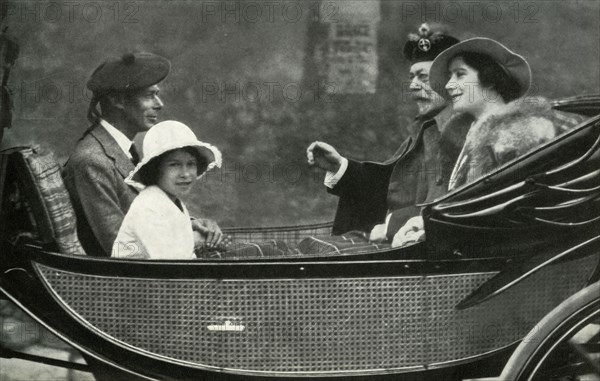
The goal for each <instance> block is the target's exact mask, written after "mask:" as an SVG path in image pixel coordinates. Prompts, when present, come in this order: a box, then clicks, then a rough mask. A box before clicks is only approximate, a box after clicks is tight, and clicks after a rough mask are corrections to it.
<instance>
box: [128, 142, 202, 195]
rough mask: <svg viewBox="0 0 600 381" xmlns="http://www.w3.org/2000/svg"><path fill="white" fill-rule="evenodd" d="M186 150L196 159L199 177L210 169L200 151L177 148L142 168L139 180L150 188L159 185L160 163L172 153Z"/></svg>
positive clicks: (192, 148)
mask: <svg viewBox="0 0 600 381" xmlns="http://www.w3.org/2000/svg"><path fill="white" fill-rule="evenodd" d="M180 149H182V150H184V151H185V152H187V153H189V154H191V155H193V156H194V157H195V158H196V163H197V164H196V168H198V171H197V175H198V176H199V175H200V174H201V173H204V171H206V169H207V168H208V163H207V161H206V159H205V158H204V157H203V156H202V155H200V153H199V152H198V150H197V149H196V148H194V147H182V148H175V149H172V150H170V151H167V152H165V153H163V154H161V155H160V156H157V157H155V158H153V159H151V160H150V161H149V162H148V163H147V164H146V165H144V166H143V167H142V168H140V171H139V178H140V182H141V183H142V184H144V185H146V186H150V185H155V184H157V183H158V175H159V173H158V169H159V167H160V163H161V162H162V160H163V159H164V158H165V157H166V156H167V155H168V154H170V153H171V152H173V151H177V150H180Z"/></svg>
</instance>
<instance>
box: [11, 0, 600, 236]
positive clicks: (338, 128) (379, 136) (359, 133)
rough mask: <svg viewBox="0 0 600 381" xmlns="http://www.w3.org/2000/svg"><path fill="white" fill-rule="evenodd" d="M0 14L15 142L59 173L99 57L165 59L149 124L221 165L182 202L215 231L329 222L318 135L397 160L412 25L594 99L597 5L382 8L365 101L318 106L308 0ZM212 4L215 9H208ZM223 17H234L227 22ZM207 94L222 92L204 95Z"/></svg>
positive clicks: (598, 55) (554, 87)
mask: <svg viewBox="0 0 600 381" xmlns="http://www.w3.org/2000/svg"><path fill="white" fill-rule="evenodd" d="M323 1H324V2H326V3H327V4H328V5H331V6H333V7H343V3H339V2H335V1H325V0H323ZM365 1H368V0H365ZM249 3H253V5H252V6H253V7H259V8H262V9H263V10H266V9H269V7H271V8H272V9H273V10H274V12H273V14H272V17H271V15H267V14H263V16H262V18H260V19H256V18H255V17H254V16H255V15H254V14H249V13H247V14H245V12H244V9H245V7H248V4H249ZM353 3H355V4H354V5H355V6H356V3H360V2H353ZM269 4H270V5H269ZM286 4H287V5H293V6H294V8H293V9H294V10H297V9H298V8H300V9H301V10H302V17H300V18H299V19H298V20H292V18H295V16H293V15H292V16H293V17H290V15H288V17H286V16H285V15H284V14H283V12H282V9H284V8H285V7H286ZM3 6H7V7H8V8H7V10H8V16H7V18H6V20H5V22H4V23H3V24H4V26H8V27H9V31H10V32H11V34H13V35H14V36H15V37H16V38H17V39H18V40H19V42H20V45H21V54H20V58H19V60H18V61H17V64H16V67H15V68H14V69H13V72H12V74H11V80H10V87H11V88H12V89H13V91H14V94H15V98H14V102H15V110H14V122H13V131H12V132H13V133H14V134H16V135H17V136H18V137H19V138H20V139H21V140H24V141H26V142H30V143H32V144H40V145H42V146H43V147H45V148H47V149H50V150H52V151H53V152H54V153H55V155H56V157H57V159H58V160H59V161H60V162H61V163H64V162H65V161H66V159H67V158H68V155H69V153H70V152H71V150H72V148H73V146H74V145H75V143H76V141H77V139H78V138H79V137H80V136H81V134H82V133H83V132H84V131H85V129H86V128H87V127H88V122H87V120H86V110H87V105H88V102H89V97H90V94H89V93H88V92H87V91H85V83H86V81H87V78H88V77H89V75H90V73H91V72H92V71H93V69H94V68H95V67H96V66H98V64H99V63H100V62H102V61H103V60H104V59H105V58H106V57H107V56H111V55H112V56H115V55H116V56H120V55H121V54H123V53H124V52H127V51H131V50H133V51H151V52H154V53H157V54H160V55H163V56H166V57H168V58H169V59H170V60H171V61H172V67H173V69H172V72H171V74H170V75H169V77H168V78H167V80H166V81H165V82H164V83H162V84H161V88H162V90H161V96H162V98H163V100H164V102H165V104H166V107H165V109H164V111H163V113H162V117H161V119H162V120H166V119H176V120H180V121H182V122H184V123H186V124H188V125H189V126H190V127H192V129H194V131H195V132H196V134H197V135H198V136H199V138H200V139H201V140H204V141H207V142H210V143H212V144H214V145H216V146H217V147H219V148H220V149H221V151H222V152H223V154H224V168H223V169H222V170H220V171H216V172H213V173H210V174H208V175H207V177H206V178H205V179H203V180H202V181H200V182H199V184H198V185H197V189H196V192H194V194H193V195H192V196H191V197H190V199H189V200H187V205H188V206H189V208H190V210H191V212H192V213H193V214H194V215H197V216H206V217H211V218H214V219H215V220H217V221H218V222H219V223H220V225H221V226H258V225H261V226H273V225H281V224H289V225H293V224H300V223H310V222H320V221H326V220H330V219H332V217H333V213H334V211H335V205H336V201H337V199H336V198H335V197H333V196H330V195H328V194H326V192H325V191H324V187H323V185H322V179H323V175H322V173H320V172H318V171H316V170H314V169H311V168H309V167H308V166H307V165H306V162H305V149H306V147H307V145H308V144H309V143H310V142H312V141H313V140H315V139H319V140H324V141H327V142H330V143H332V144H334V145H335V146H336V147H337V148H338V149H339V151H340V152H341V153H342V154H343V155H347V156H349V157H352V158H357V159H369V160H383V159H385V158H386V157H388V156H389V155H390V154H392V153H393V152H394V151H395V149H396V148H397V146H398V145H399V143H400V142H401V141H402V140H403V139H404V138H405V137H406V136H407V135H408V134H410V133H411V131H407V130H406V128H405V127H404V126H405V125H406V124H407V122H408V121H410V120H411V118H412V117H413V116H414V115H415V110H416V109H415V107H414V106H413V105H412V103H411V102H410V100H409V99H408V97H407V94H406V93H405V91H403V89H406V88H407V72H408V68H409V65H408V63H407V62H405V61H404V60H403V59H402V55H401V49H402V46H403V43H404V41H405V38H406V35H407V34H408V33H409V32H414V31H416V28H417V27H418V26H419V25H420V24H421V23H422V22H423V21H438V22H442V23H444V24H445V25H447V26H448V27H449V29H450V30H451V31H452V34H453V35H454V36H456V37H458V38H460V39H465V38H468V37H474V36H485V37H491V38H494V39H497V40H499V41H501V42H502V43H504V44H505V45H507V46H508V47H510V48H511V49H513V50H515V51H516V52H518V53H520V54H522V55H524V56H525V57H526V58H527V59H528V60H529V62H530V64H531V67H532V70H533V78H534V86H533V88H532V95H543V96H546V97H549V98H560V97H566V96H574V95H581V94H589V93H599V92H600V69H599V61H600V47H599V40H600V2H598V1H595V0H569V1H565V0H562V1H558V0H550V1H518V2H517V1H494V2H490V1H451V2H439V1H386V0H382V1H381V2H380V22H379V25H378V29H377V35H378V42H377V54H378V71H379V75H378V77H377V81H376V88H377V91H376V93H375V94H341V93H335V94H330V95H327V96H323V94H321V93H316V92H315V89H314V86H313V84H314V80H315V72H314V70H315V69H314V62H313V58H314V47H315V41H317V42H318V41H319V39H322V38H324V37H323V35H322V32H323V28H322V27H323V25H322V24H321V23H319V22H316V21H318V20H315V17H314V16H315V12H314V9H316V8H315V1H299V0H296V1H246V2H243V1H225V2H220V1H217V2H215V1H184V0H151V1H119V2H115V1H87V2H76V1H70V2H62V1H18V2H7V3H4V5H3ZM208 6H210V7H211V8H210V9H214V7H216V9H217V10H218V11H217V14H209V13H208V12H207V9H208V8H207V7H208ZM359 6H360V4H359ZM222 7H228V8H227V9H230V10H233V11H232V13H229V14H225V15H223V14H221V13H219V12H220V10H221V9H222ZM329 9H333V8H329ZM249 15H250V17H248V16H249ZM330 16H331V15H330ZM332 19H335V15H333V17H332ZM215 86H217V87H218V88H220V89H227V91H226V92H220V91H221V90H219V91H217V93H216V94H214V88H215ZM253 86H254V87H253ZM256 86H258V88H259V89H260V92H256ZM269 88H271V89H273V91H272V92H269ZM298 89H301V90H302V92H301V95H299V93H298V91H297V90H298ZM255 95H258V96H259V97H260V99H256V97H255Z"/></svg>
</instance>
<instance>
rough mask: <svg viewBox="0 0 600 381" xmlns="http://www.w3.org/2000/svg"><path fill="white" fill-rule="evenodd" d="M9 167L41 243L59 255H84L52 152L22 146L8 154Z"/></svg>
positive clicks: (58, 166)
mask: <svg viewBox="0 0 600 381" xmlns="http://www.w3.org/2000/svg"><path fill="white" fill-rule="evenodd" d="M9 166H11V167H12V170H13V171H15V172H16V174H17V180H18V183H19V185H20V187H21V188H22V193H23V194H22V197H24V199H25V201H26V202H27V203H28V204H29V206H30V212H31V214H32V217H33V220H34V222H35V225H36V229H37V234H38V239H39V240H40V241H41V242H42V243H44V244H54V245H55V246H56V247H57V248H58V250H59V251H60V252H61V253H63V254H71V255H85V251H84V250H83V247H82V246H81V243H80V242H79V239H78V238H77V225H76V219H75V212H74V210H73V206H72V204H71V200H70V199H69V194H68V193H67V190H66V188H65V185H64V183H63V180H62V177H61V167H60V165H59V164H58V163H57V162H56V160H55V159H54V157H53V155H52V154H51V153H44V154H41V153H40V152H38V149H36V148H24V149H22V150H20V151H18V152H15V153H13V154H12V155H11V160H10V161H9ZM9 170H11V169H10V168H9Z"/></svg>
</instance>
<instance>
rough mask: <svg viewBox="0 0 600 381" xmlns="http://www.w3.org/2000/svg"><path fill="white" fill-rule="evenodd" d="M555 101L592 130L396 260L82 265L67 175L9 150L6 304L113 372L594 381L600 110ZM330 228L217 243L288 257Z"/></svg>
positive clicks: (536, 159) (461, 198) (519, 171)
mask: <svg viewBox="0 0 600 381" xmlns="http://www.w3.org/2000/svg"><path fill="white" fill-rule="evenodd" d="M554 105H555V107H556V108H559V109H561V110H564V111H570V112H577V113H581V114H584V115H587V116H589V117H591V119H589V120H588V121H586V122H584V123H583V124H581V125H580V126H579V127H578V128H576V129H575V130H573V131H570V132H569V133H567V134H565V135H563V136H561V137H559V138H557V139H556V140H554V141H552V142H550V143H549V144H547V145H545V146H544V147H540V148H539V149H537V150H536V151H534V152H531V153H529V154H527V155H525V156H524V157H521V158H518V159H516V160H514V161H513V162H510V163H508V164H507V165H505V166H503V167H502V168H500V169H499V170H497V171H495V172H493V173H490V174H488V175H487V176H485V177H484V178H481V179H479V180H478V181H476V182H474V183H472V184H470V185H468V186H466V187H463V188H462V189H458V190H456V191H454V192H452V193H450V194H448V195H447V196H445V197H443V198H442V199H439V200H437V201H436V202H434V203H432V204H430V205H427V206H426V208H425V210H424V217H425V224H426V225H425V226H426V231H427V240H426V242H420V243H417V244H413V245H410V246H407V247H403V248H398V249H392V248H391V247H389V246H385V245H383V246H382V245H380V246H379V247H376V248H375V247H372V246H371V245H364V247H362V248H359V249H358V250H357V249H356V246H353V247H354V249H352V250H348V251H344V250H339V249H335V250H322V251H320V252H317V253H314V252H313V253H312V254H301V251H300V250H290V251H286V253H287V254H286V255H281V256H277V255H271V256H261V255H223V256H220V257H214V256H213V257H210V258H205V259H199V260H194V261H145V260H134V259H130V260H126V259H111V258H94V257H89V256H85V254H84V253H83V252H82V250H81V249H80V246H79V244H78V242H77V240H76V236H75V230H74V226H73V224H72V221H73V219H74V217H73V212H72V210H71V209H70V204H69V202H68V195H67V194H66V191H65V189H64V186H63V184H62V181H61V178H60V167H59V166H58V165H57V164H56V163H54V162H53V161H52V160H51V159H50V158H48V157H47V156H43V155H39V154H37V153H36V152H35V150H31V149H18V150H14V151H13V152H5V153H3V154H2V156H1V158H2V161H1V163H2V172H1V173H2V183H1V185H2V186H1V187H0V192H1V193H0V194H1V195H2V197H1V200H2V209H1V214H0V215H1V220H0V222H1V228H2V229H1V231H2V242H1V245H2V247H1V254H0V255H1V256H2V260H1V261H0V267H1V269H0V270H1V271H0V288H1V291H2V294H3V297H5V298H8V299H9V300H11V301H12V302H13V303H15V304H17V305H18V306H19V307H20V308H22V309H23V310H24V311H26V312H27V313H28V314H30V315H31V316H32V317H33V318H34V319H36V320H37V321H38V322H39V323H40V324H41V325H43V326H45V327H46V328H47V329H49V330H50V331H51V332H53V333H54V334H56V335H57V336H58V337H60V338H61V339H63V340H64V341H66V342H67V343H68V344H70V345H72V346H73V347H75V348H77V349H78V350H79V351H81V353H82V354H84V356H85V358H86V360H87V362H88V364H89V366H90V368H89V369H90V370H91V371H93V372H94V373H95V374H98V375H108V376H109V377H110V378H116V377H121V378H122V379H128V380H129V379H133V378H140V379H196V380H197V379H219V380H234V379H236V380H237V379H249V380H255V379H274V378H293V379H319V378H323V379H340V378H344V379H353V380H358V379H366V378H372V379H377V380H379V379H394V380H399V379H407V380H415V379H435V380H445V379H465V378H475V377H492V376H498V375H499V374H500V373H501V372H502V369H503V368H505V369H504V372H505V373H503V376H502V377H503V378H502V379H513V378H514V379H517V378H519V379H528V378H530V377H531V378H533V379H539V380H549V379H559V380H561V379H566V378H563V377H575V378H569V379H578V378H576V377H596V379H598V377H600V376H598V374H599V373H600V369H599V367H598V352H599V350H598V343H599V337H600V334H599V333H598V331H600V328H599V327H600V316H599V315H600V313H599V312H598V311H599V308H598V307H599V304H600V293H599V292H598V291H599V288H598V287H599V284H600V283H598V279H599V275H600V272H599V269H600V264H599V261H600V116H599V115H598V114H600V98H598V97H580V98H573V99H567V100H563V101H558V102H555V104H554ZM329 231H330V225H328V224H322V225H312V226H299V227H289V228H263V229H260V228H256V229H229V230H228V231H227V233H228V234H229V235H230V236H231V237H232V238H233V240H234V241H236V242H261V241H268V240H271V239H273V240H278V241H283V242H285V243H286V244H287V245H288V246H289V247H292V248H294V247H297V246H298V244H299V242H301V241H302V240H303V239H306V238H307V237H315V238H316V239H323V240H324V241H326V237H328V236H329ZM350 246H351V245H350ZM252 253H257V251H253V252H252ZM573 295H574V296H573ZM582 332H583V333H582ZM521 341H522V344H521V345H520V346H519V348H518V350H517V352H516V354H515V355H514V356H513V358H510V357H511V354H513V352H514V351H515V348H516V347H517V346H518V345H519V342H521ZM2 353H3V354H4V355H5V356H15V357H18V356H19V354H18V353H14V352H11V351H8V350H3V352H2ZM509 358H510V360H509ZM507 363H508V364H507ZM77 366H78V367H80V368H81V365H77ZM594 375H595V376H594ZM581 379H583V378H581ZM586 379H589V378H586ZM591 379H594V378H591Z"/></svg>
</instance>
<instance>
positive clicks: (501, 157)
mask: <svg viewBox="0 0 600 381" xmlns="http://www.w3.org/2000/svg"><path fill="white" fill-rule="evenodd" d="M559 114H562V113H559V112H557V111H555V110H553V109H552V107H551V105H550V102H549V101H548V100H547V99H545V98H541V97H531V98H519V99H516V100H514V101H512V102H509V103H507V104H506V106H505V107H503V108H502V109H501V110H499V111H497V112H496V113H490V114H486V115H482V116H481V117H480V118H479V119H478V120H477V121H475V122H473V123H472V124H471V127H470V128H469V131H468V133H467V134H466V138H465V144H464V147H463V149H462V152H461V154H460V155H459V158H458V161H457V163H456V166H455V168H454V171H453V174H452V178H451V180H450V186H449V188H450V189H453V188H455V187H458V186H460V185H463V184H465V183H468V182H471V181H473V180H475V179H476V178H479V177H481V176H483V175H486V174H487V173H489V172H491V171H493V170H495V169H496V168H498V167H500V166H501V165H503V164H505V163H507V162H508V161H510V160H512V159H514V158H516V157H519V156H521V155H523V154H525V153H527V152H529V151H531V150H532V149H534V148H536V147H538V146H540V145H542V144H544V143H546V142H548V141H550V140H552V139H554V138H555V137H556V136H558V135H560V134H562V133H564V132H566V131H567V130H569V129H570V128H572V127H573V126H575V125H576V124H577V123H578V122H579V121H580V119H577V118H570V117H566V116H560V115H559ZM458 117H459V116H457V117H453V118H451V119H450V120H449V121H448V123H447V124H446V126H445V127H444V130H447V129H449V130H452V129H457V128H459V126H457V125H456V123H457V120H458V119H457V118H458ZM462 123H464V121H463V122H462ZM460 127H462V128H464V126H463V125H461V126H460Z"/></svg>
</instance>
